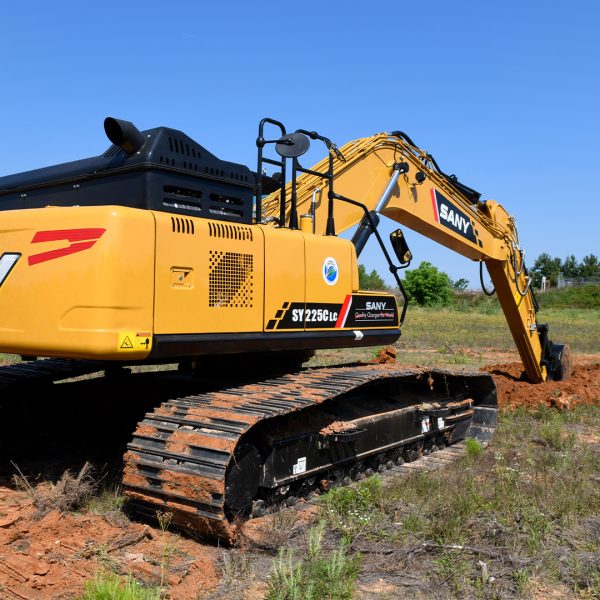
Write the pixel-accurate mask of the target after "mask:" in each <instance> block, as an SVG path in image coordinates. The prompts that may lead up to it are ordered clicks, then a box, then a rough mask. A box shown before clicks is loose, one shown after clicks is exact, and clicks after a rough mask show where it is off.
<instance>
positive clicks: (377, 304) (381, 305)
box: [366, 302, 385, 310]
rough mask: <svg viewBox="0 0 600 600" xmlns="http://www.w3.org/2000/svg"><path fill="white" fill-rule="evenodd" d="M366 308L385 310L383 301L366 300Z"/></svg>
mask: <svg viewBox="0 0 600 600" xmlns="http://www.w3.org/2000/svg"><path fill="white" fill-rule="evenodd" d="M366 310H385V302H367V304H366Z"/></svg>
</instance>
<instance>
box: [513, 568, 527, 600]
mask: <svg viewBox="0 0 600 600" xmlns="http://www.w3.org/2000/svg"><path fill="white" fill-rule="evenodd" d="M512 578H513V581H514V583H515V588H516V591H517V594H519V595H521V596H522V595H525V593H526V592H527V588H528V585H529V573H528V572H527V570H526V569H523V568H521V569H516V570H515V571H513V573H512Z"/></svg>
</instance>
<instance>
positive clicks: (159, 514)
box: [156, 510, 173, 533]
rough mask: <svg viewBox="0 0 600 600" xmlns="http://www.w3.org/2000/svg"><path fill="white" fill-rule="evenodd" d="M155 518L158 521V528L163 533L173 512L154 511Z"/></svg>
mask: <svg viewBox="0 0 600 600" xmlns="http://www.w3.org/2000/svg"><path fill="white" fill-rule="evenodd" d="M156 520H157V521H158V526H159V527H160V530H161V531H162V532H163V533H165V532H166V531H167V529H169V527H170V526H171V521H172V520H173V513H172V512H168V511H165V512H163V511H161V510H157V511H156Z"/></svg>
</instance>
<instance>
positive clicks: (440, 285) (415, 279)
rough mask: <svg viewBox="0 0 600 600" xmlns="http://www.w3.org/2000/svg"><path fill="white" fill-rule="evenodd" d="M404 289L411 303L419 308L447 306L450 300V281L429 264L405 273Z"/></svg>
mask: <svg viewBox="0 0 600 600" xmlns="http://www.w3.org/2000/svg"><path fill="white" fill-rule="evenodd" d="M404 287H405V288H406V292H407V293H408V295H409V297H410V299H411V301H413V302H416V303H417V304H420V305H421V306H436V305H442V306H447V305H448V304H450V300H451V298H452V281H451V280H450V277H448V275H446V273H444V272H443V271H440V270H438V269H437V268H436V267H434V266H433V265H432V264H431V263H430V262H427V261H423V262H422V263H421V264H420V265H419V266H418V267H417V268H416V269H411V270H410V271H406V275H405V276H404Z"/></svg>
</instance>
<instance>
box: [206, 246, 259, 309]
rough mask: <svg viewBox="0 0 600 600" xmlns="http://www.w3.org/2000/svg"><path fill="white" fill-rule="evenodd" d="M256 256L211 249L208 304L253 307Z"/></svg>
mask: <svg viewBox="0 0 600 600" xmlns="http://www.w3.org/2000/svg"><path fill="white" fill-rule="evenodd" d="M253 271H254V256H253V255H252V254H243V253H241V252H225V251H219V250H210V251H209V277H208V305H209V306H212V307H216V308H219V307H221V308H223V307H229V308H252V301H253V291H254V290H253V285H254V282H253V277H254V275H253Z"/></svg>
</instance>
